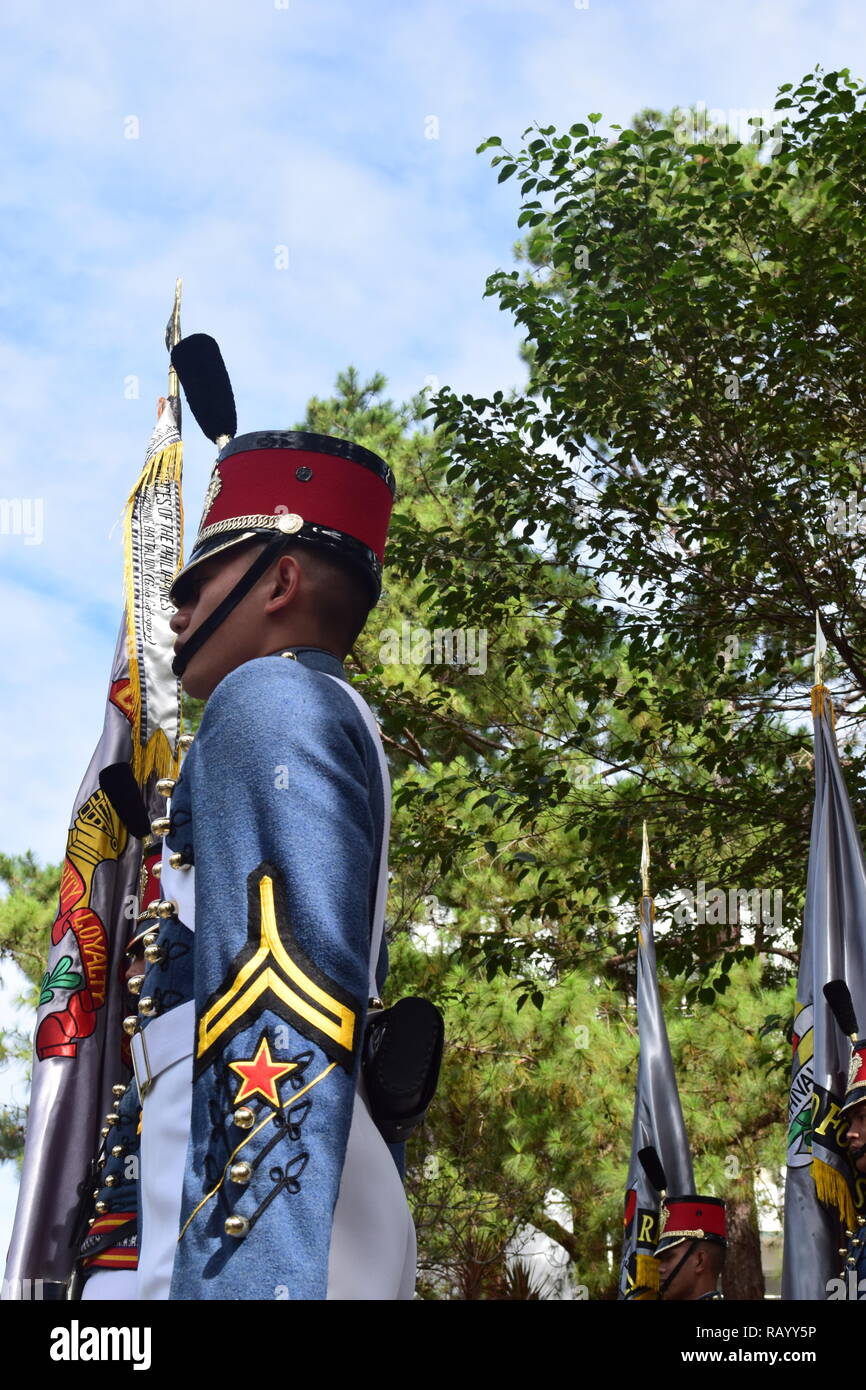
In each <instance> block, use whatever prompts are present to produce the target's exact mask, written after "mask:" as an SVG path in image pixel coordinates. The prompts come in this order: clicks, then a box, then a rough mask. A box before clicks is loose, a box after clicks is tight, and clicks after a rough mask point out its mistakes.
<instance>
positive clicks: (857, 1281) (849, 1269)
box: [839, 1038, 866, 1303]
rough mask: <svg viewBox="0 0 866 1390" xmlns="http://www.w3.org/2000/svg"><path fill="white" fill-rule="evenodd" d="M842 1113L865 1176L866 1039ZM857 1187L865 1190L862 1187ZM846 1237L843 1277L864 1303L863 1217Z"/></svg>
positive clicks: (858, 1044) (856, 1054)
mask: <svg viewBox="0 0 866 1390" xmlns="http://www.w3.org/2000/svg"><path fill="white" fill-rule="evenodd" d="M839 1114H840V1118H841V1119H842V1120H843V1122H844V1124H845V1140H846V1143H847V1145H848V1157H849V1158H850V1160H851V1163H852V1164H853V1167H854V1171H855V1173H858V1174H866V1038H859V1039H855V1041H854V1044H853V1047H852V1049H851V1066H850V1069H849V1073H848V1089H847V1091H846V1092H845V1100H844V1103H843V1105H842V1109H841V1111H840V1112H839ZM857 1185H858V1187H860V1188H861V1190H862V1187H863V1184H862V1183H858V1184H857ZM845 1236H846V1247H845V1251H844V1254H845V1268H844V1269H843V1271H842V1277H843V1279H844V1280H845V1281H846V1284H845V1287H846V1291H847V1292H848V1293H849V1296H850V1297H852V1298H856V1300H857V1301H858V1302H861V1303H862V1302H864V1301H866V1223H864V1219H863V1217H862V1216H858V1217H857V1229H856V1230H854V1231H846V1233H845ZM852 1274H854V1275H855V1276H856V1277H855V1278H854V1279H852V1278H851V1275H852Z"/></svg>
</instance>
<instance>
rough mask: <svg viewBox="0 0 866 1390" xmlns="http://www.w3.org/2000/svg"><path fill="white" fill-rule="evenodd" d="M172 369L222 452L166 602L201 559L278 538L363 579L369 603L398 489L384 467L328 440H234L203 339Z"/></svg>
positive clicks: (229, 411) (366, 452)
mask: <svg viewBox="0 0 866 1390" xmlns="http://www.w3.org/2000/svg"><path fill="white" fill-rule="evenodd" d="M172 363H173V365H174V366H175V369H176V371H177V374H178V376H179V377H180V380H181V382H182V384H183V388H184V393H185V395H186V398H187V401H188V403H189V406H190V409H191V410H192V413H193V415H194V416H195V418H196V421H197V422H198V424H199V426H200V428H201V429H202V431H203V432H204V434H206V435H207V437H208V438H209V439H212V440H213V441H214V443H215V444H216V445H217V447H218V449H219V451H220V452H219V454H218V455H217V459H216V463H215V464H214V469H213V473H212V475H211V480H210V484H209V486H208V490H207V493H206V496H205V504H204V510H203V513H202V518H201V522H200V523H199V529H198V535H197V536H196V538H195V541H194V542H193V548H192V551H191V553H190V557H189V559H188V561H187V562H186V564H185V565H184V567H183V569H181V570H180V571H179V573H178V574H177V575H176V576H175V579H174V582H173V584H172V587H171V591H170V595H169V596H170V598H171V599H172V601H174V602H177V601H178V596H179V594H182V592H183V581H184V579H185V578H186V577H187V576H188V575H189V573H190V571H191V570H193V569H195V567H196V566H197V565H198V564H200V563H201V562H202V561H203V560H205V559H209V558H210V557H211V556H212V555H215V554H217V553H219V552H220V551H223V550H226V549H228V548H229V547H231V546H235V545H239V544H241V543H242V542H243V541H248V540H253V539H256V538H261V539H264V540H276V539H277V538H279V537H280V536H282V537H283V538H284V539H285V540H289V539H291V540H292V541H293V542H295V541H296V542H299V543H300V544H302V545H311V546H314V547H316V548H318V549H321V550H325V551H328V552H330V553H331V554H333V555H334V556H335V557H338V558H339V559H340V560H341V561H342V562H343V563H345V564H348V565H349V566H351V567H352V568H353V569H354V570H355V571H356V572H357V573H358V574H359V575H361V576H363V578H364V579H365V580H366V581H367V583H368V585H369V588H370V596H371V603H375V602H376V600H377V599H378V597H379V594H380V592H381V588H382V562H383V559H384V553H385V538H386V536H387V531H388V522H389V520H390V517H391V509H392V507H393V503H394V495H395V491H396V489H395V484H394V475H393V473H392V472H391V469H390V468H389V467H388V465H387V463H385V461H384V459H381V458H380V457H379V456H378V454H374V453H373V452H372V450H370V449H365V448H364V447H363V446H362V445H360V444H355V443H352V442H351V441H349V440H345V439H337V438H334V437H333V436H331V435H324V434H309V433H306V432H304V431H298V430H262V431H257V432H255V433H251V434H241V435H237V436H235V430H236V428H237V416H236V413H235V404H234V395H233V393H232V389H231V383H230V382H229V378H228V374H227V372H226V369H225V365H224V363H223V360H222V356H221V355H220V351H219V348H218V347H217V344H216V343H215V342H214V340H213V338H210V337H208V335H207V334H204V333H195V334H191V335H190V336H189V337H187V338H183V339H181V341H180V342H179V343H178V344H177V345H176V346H175V348H174V349H173V351H172Z"/></svg>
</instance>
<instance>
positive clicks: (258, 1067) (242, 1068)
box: [229, 1033, 298, 1108]
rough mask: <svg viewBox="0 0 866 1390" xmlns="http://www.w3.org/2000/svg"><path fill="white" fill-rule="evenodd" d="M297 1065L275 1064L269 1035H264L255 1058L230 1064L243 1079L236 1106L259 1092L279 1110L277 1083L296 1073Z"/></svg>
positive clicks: (269, 1103)
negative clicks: (292, 1072) (283, 1077)
mask: <svg viewBox="0 0 866 1390" xmlns="http://www.w3.org/2000/svg"><path fill="white" fill-rule="evenodd" d="M297 1065H298V1064H297V1062H275V1061H274V1060H273V1058H272V1057H271V1050H270V1048H269V1047H268V1039H267V1035H266V1034H264V1033H263V1034H262V1037H261V1040H260V1042H259V1045H258V1049H257V1051H256V1055H255V1057H251V1058H250V1059H249V1060H248V1061H246V1062H229V1066H230V1067H231V1069H232V1071H236V1072H237V1074H238V1076H240V1077H241V1078H242V1080H241V1085H240V1089H239V1091H238V1093H237V1095H236V1096H235V1098H234V1104H235V1105H240V1104H241V1102H242V1101H245V1100H249V1098H250V1096H254V1095H255V1094H256V1092H257V1091H258V1092H259V1093H260V1094H261V1095H263V1096H264V1098H265V1100H266V1101H267V1102H268V1105H273V1106H275V1107H277V1108H279V1104H280V1097H279V1094H278V1092H277V1081H278V1080H279V1078H280V1077H281V1076H287V1075H288V1074H289V1072H290V1071H294V1070H295V1068H296V1067H297Z"/></svg>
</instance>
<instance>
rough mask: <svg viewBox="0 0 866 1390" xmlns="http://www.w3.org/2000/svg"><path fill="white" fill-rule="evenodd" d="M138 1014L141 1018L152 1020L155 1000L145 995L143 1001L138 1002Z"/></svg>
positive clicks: (154, 1012) (154, 1011)
mask: <svg viewBox="0 0 866 1390" xmlns="http://www.w3.org/2000/svg"><path fill="white" fill-rule="evenodd" d="M138 1012H139V1013H140V1014H141V1016H142V1018H153V1017H154V1016H155V1014H156V1000H155V999H154V998H152V997H151V995H149V994H146V995H145V996H144V998H143V999H139V1001H138Z"/></svg>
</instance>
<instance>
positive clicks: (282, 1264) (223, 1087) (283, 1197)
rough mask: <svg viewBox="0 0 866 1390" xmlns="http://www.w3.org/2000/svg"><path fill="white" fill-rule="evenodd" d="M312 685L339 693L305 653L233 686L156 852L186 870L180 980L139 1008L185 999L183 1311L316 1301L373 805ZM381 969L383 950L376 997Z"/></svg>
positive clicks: (207, 728)
mask: <svg viewBox="0 0 866 1390" xmlns="http://www.w3.org/2000/svg"><path fill="white" fill-rule="evenodd" d="M324 672H330V673H331V674H333V675H336V676H338V677H341V678H342V679H345V677H344V675H343V670H342V667H341V665H340V663H339V661H338V660H337V659H336V658H335V657H332V656H330V655H328V654H327V653H325V652H321V651H317V650H313V649H301V648H299V649H297V660H294V661H293V660H291V659H287V658H285V657H280V656H270V657H264V658H260V659H258V660H255V661H250V662H247V663H246V664H245V665H243V666H241V667H239V668H238V669H237V670H235V671H233V672H232V673H231V674H230V675H228V676H226V677H225V679H224V680H223V681H221V683H220V684H219V686H218V687H217V689H216V690H215V691H214V693H213V695H212V696H211V698H210V700H209V701H208V704H207V706H206V709H205V714H204V718H203V720H202V723H201V728H200V730H199V732H198V734H197V736H196V739H195V741H194V743H193V745H192V748H191V749H190V751H189V753H188V755H187V757H186V760H185V762H184V765H183V769H182V773H181V777H180V779H179V781H178V784H177V786H176V787H175V790H174V793H173V796H172V802H171V822H172V828H171V831H170V834H169V837H168V843H169V847H170V848H171V849H172V850H185V852H186V853H187V854H188V855H191V856H192V857H193V858H194V862H195V876H196V878H195V889H196V909H195V919H196V931H195V935H194V939H193V943H192V952H191V957H190V960H191V965H192V971H191V977H192V978H191V982H190V979H189V963H190V960H188V959H187V958H186V957H184V956H183V955H182V954H181V955H180V956H179V957H178V965H177V970H178V978H177V979H173V978H171V977H172V973H173V971H172V967H171V965H170V962H169V961H166V962H165V969H164V970H163V973H162V975H161V977H160V979H159V980H158V979H157V978H156V976H155V975H154V974H153V973H152V972H151V971H148V975H147V979H146V981H145V985H144V992H150V993H151V994H153V992H154V990H155V989H156V988H162V989H163V990H165V991H166V1004H169V998H170V1000H171V1003H170V1004H169V1007H170V1006H173V1004H174V1003H177V1002H181V999H182V998H183V997H186V998H189V997H190V989H191V990H192V992H193V994H194V998H195V1012H196V1052H195V1057H194V1081H193V1101H192V1120H191V1133H190V1141H189V1148H188V1152H187V1163H186V1173H185V1178H184V1192H183V1208H182V1214H181V1229H182V1232H183V1234H182V1236H181V1239H180V1241H179V1244H178V1251H177V1258H176V1260H175V1265H174V1273H173V1278H172V1285H171V1297H172V1298H176V1299H202V1298H205V1299H212V1298H218V1299H223V1298H228V1299H231V1298H243V1299H273V1298H275V1297H278V1298H285V1297H288V1298H290V1299H321V1298H324V1297H325V1295H326V1291H327V1279H328V1255H329V1248H330V1241H331V1225H332V1218H333V1212H334V1206H335V1203H336V1200H337V1194H338V1190H339V1186H340V1177H341V1173H342V1168H343V1161H344V1155H345V1150H346V1141H347V1138H348V1133H349V1126H350V1123H351V1118H352V1109H353V1103H354V1096H355V1087H356V1078H357V1072H358V1066H359V1063H360V1052H361V1045H362V1041H363V1031H364V1024H365V1018H366V1008H367V997H368V984H369V980H368V974H369V972H368V960H369V952H370V931H371V921H372V911H373V905H374V902H375V895H376V883H377V876H378V866H379V853H380V845H381V837H382V832H383V823H384V804H383V803H384V796H383V788H382V781H381V774H380V770H379V763H378V758H377V753H376V749H375V747H374V745H373V742H372V739H371V737H370V734H369V732H368V730H367V728H366V726H365V724H364V722H363V720H362V718H361V715H360V714H359V712H358V710H357V709H356V707H355V705H354V704H353V702H352V700H351V698H350V697H349V695H348V694H346V693H345V692H344V691H343V690H341V688H340V685H339V684H338V683H337V682H335V681H333V680H330V679H328V678H327V676H326V675H325V674H323V673H324ZM269 903H272V904H273V916H271V914H270V908H269ZM263 904H264V908H263ZM263 917H264V920H265V923H266V925H267V924H270V925H269V926H268V931H269V932H270V933H271V934H270V936H268V935H267V932H266V933H265V934H264V935H263V926H262V919H263ZM274 930H276V934H277V937H278V942H277V950H276V951H274V950H272V949H271V946H272V945H273V943H274V937H273V933H274ZM263 942H264V943H265V944H264V947H263V944H262V943H263ZM268 942H270V943H271V945H268ZM386 968H387V964H386V959H385V955H384V951H383V956H382V959H381V960H380V963H379V971H378V983H379V986H380V988H381V986H382V984H383V983H384V974H385V971H386ZM269 972H270V973H269ZM145 1026H146V1025H145ZM257 1061H258V1065H256V1062H257ZM232 1063H234V1064H235V1067H233V1066H232ZM278 1071H279V1072H280V1074H279V1075H277V1074H276V1073H277V1072H278ZM256 1083H261V1089H259V1090H255V1089H251V1088H253V1087H254V1086H255V1085H256ZM245 1110H246V1111H248V1112H250V1113H248V1114H244V1111H245ZM250 1115H251V1117H252V1118H251V1121H250ZM239 1120H240V1121H241V1123H240V1124H239V1123H238V1121H239ZM244 1121H250V1124H249V1127H248V1128H244V1127H243V1122H244ZM238 1163H245V1164H247V1165H249V1177H248V1180H247V1181H242V1180H241V1181H237V1180H235V1179H234V1178H233V1177H232V1175H231V1173H232V1164H235V1165H237V1164H238ZM235 1171H236V1172H237V1170H235ZM246 1173H247V1170H246V1169H242V1170H241V1173H240V1176H241V1178H242V1177H243V1176H245V1175H246ZM231 1218H233V1219H234V1223H233V1224H234V1228H235V1229H236V1230H240V1232H241V1234H240V1235H239V1236H238V1237H235V1236H232V1235H230V1234H227V1233H226V1222H227V1220H229V1222H230V1225H232V1221H231V1220H230V1219H231ZM238 1218H241V1220H238Z"/></svg>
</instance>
